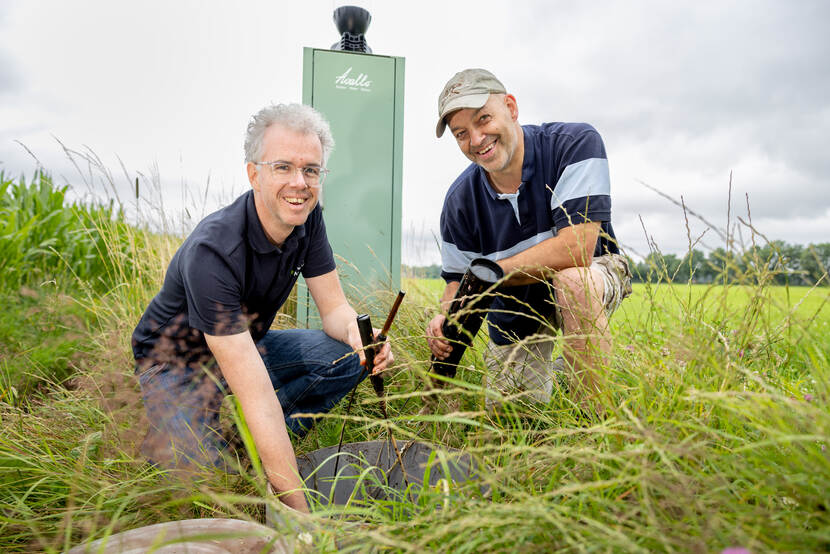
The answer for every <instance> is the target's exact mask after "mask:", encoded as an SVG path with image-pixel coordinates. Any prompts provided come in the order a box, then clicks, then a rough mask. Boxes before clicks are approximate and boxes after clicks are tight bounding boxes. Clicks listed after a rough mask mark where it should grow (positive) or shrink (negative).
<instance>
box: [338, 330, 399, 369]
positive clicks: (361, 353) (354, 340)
mask: <svg viewBox="0 0 830 554" xmlns="http://www.w3.org/2000/svg"><path fill="white" fill-rule="evenodd" d="M380 331H381V330H380V329H378V328H376V327H372V335H373V336H375V337H377V336H378V335H379V334H380ZM348 333H349V336H348V339H349V340H348V342H349V346H351V347H352V348H353V349H354V351H355V352H357V355H358V357H359V358H360V365H362V366H364V367H365V366H366V349H365V348H364V346H363V341H361V340H360V331H359V330H358V328H357V318H355V319H354V320H352V323H351V324H349V328H348ZM394 361H395V356H394V354H392V347H391V345H390V344H389V341H388V340H387V341H384V343H383V346H382V347H381V348H378V347H377V346H375V367H374V368H373V369H372V375H379V374H380V373H383V372H384V371H386V370H387V369H389V366H390V365H392V362H394Z"/></svg>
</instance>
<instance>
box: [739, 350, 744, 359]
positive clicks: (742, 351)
mask: <svg viewBox="0 0 830 554" xmlns="http://www.w3.org/2000/svg"><path fill="white" fill-rule="evenodd" d="M738 357H739V358H743V357H744V349H743V348H741V349H740V350H739V351H738Z"/></svg>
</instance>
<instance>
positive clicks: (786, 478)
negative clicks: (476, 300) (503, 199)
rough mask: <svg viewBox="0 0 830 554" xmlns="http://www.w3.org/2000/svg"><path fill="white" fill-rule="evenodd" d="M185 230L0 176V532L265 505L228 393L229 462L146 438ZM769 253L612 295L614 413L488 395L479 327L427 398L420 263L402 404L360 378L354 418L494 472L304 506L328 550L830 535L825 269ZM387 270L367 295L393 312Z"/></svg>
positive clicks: (72, 528) (719, 541)
mask: <svg viewBox="0 0 830 554" xmlns="http://www.w3.org/2000/svg"><path fill="white" fill-rule="evenodd" d="M180 241H181V237H180V236H176V235H174V234H168V233H157V232H154V231H151V230H150V229H148V228H147V227H145V226H142V225H140V224H139V225H135V224H127V223H126V222H125V218H124V215H123V212H122V211H120V209H119V207H118V204H117V203H107V204H102V205H82V204H73V203H70V202H69V201H68V200H67V198H66V190H65V189H61V188H59V187H56V186H54V185H53V184H52V183H51V181H50V179H49V178H48V176H47V175H46V174H43V173H40V174H37V175H35V177H34V178H33V179H32V180H31V182H27V181H24V180H23V179H14V180H12V179H9V178H7V177H3V176H0V254H2V257H0V269H1V270H2V273H0V276H1V278H0V294H2V299H3V310H2V312H0V550H2V551H4V552H24V551H25V552H29V551H33V550H37V551H62V550H65V549H67V548H68V547H71V546H73V545H75V544H78V543H79V542H81V541H83V540H85V539H87V538H91V539H97V538H102V537H105V536H108V535H110V534H112V533H116V532H120V531H124V530H128V529H132V528H136V527H139V526H142V525H148V524H151V523H158V522H163V521H171V520H176V519H187V518H195V517H235V518H241V519H250V520H254V521H263V517H264V511H265V505H266V504H270V505H272V506H274V507H277V506H278V501H276V500H274V499H273V498H268V496H267V494H266V491H265V482H264V479H263V478H262V474H261V471H260V470H259V466H258V462H257V456H256V452H255V450H254V449H253V447H252V446H251V445H250V444H249V443H250V441H246V440H245V439H246V438H247V437H245V436H244V435H245V433H244V426H239V425H235V424H234V423H233V422H234V421H238V420H239V414H238V413H236V410H235V407H234V405H233V403H232V402H228V403H227V404H228V405H227V414H226V415H227V417H226V418H225V419H226V420H228V421H227V427H228V432H229V433H231V434H237V435H240V439H241V440H239V441H237V446H236V450H235V453H236V455H237V457H238V460H239V468H238V469H239V473H238V474H227V473H218V472H209V471H206V472H203V473H198V474H193V475H190V476H188V478H186V479H180V478H176V477H175V476H171V475H168V474H166V473H165V472H163V471H160V470H158V469H157V468H154V467H153V466H150V465H149V464H147V463H146V462H145V461H144V460H142V459H141V458H140V456H139V455H138V453H137V450H138V444H139V443H140V441H141V439H142V437H143V433H144V431H145V430H146V425H147V423H146V420H145V418H144V414H143V408H142V405H141V401H140V395H139V391H138V385H137V382H136V379H135V377H134V376H133V372H132V359H131V354H130V345H129V337H130V333H131V332H132V329H133V326H134V325H135V323H136V322H137V321H138V318H139V317H140V315H141V313H142V311H143V309H144V307H145V305H146V303H147V302H148V301H149V299H150V298H151V297H152V296H153V295H154V294H155V293H156V292H157V290H158V287H159V286H160V283H161V279H162V277H163V273H164V270H165V268H166V264H167V262H168V261H169V259H170V257H171V256H172V254H173V253H174V252H175V248H176V246H177V245H178V244H179V243H180ZM724 247H725V248H735V245H729V244H727V245H724ZM754 267H755V268H756V269H752V270H746V271H742V272H741V273H740V274H738V275H737V276H735V277H733V278H731V280H730V282H728V283H726V284H719V285H689V284H686V283H682V282H680V283H673V282H670V281H671V279H670V275H668V274H667V273H666V272H665V271H661V268H659V267H656V268H654V274H655V275H656V276H658V278H656V279H655V280H654V282H650V283H645V284H641V285H640V284H638V285H635V290H634V294H633V295H632V297H631V298H629V299H627V300H626V301H625V302H624V303H623V305H622V307H621V309H620V311H619V312H618V313H617V314H615V316H614V317H613V318H612V329H613V335H614V341H615V349H614V353H613V357H612V360H611V363H610V367H609V368H608V370H607V373H606V375H605V391H606V393H605V395H604V396H603V397H602V400H601V402H602V404H603V407H604V409H605V417H603V418H597V417H591V416H590V415H587V414H585V413H583V412H582V411H581V410H579V409H578V407H577V406H575V405H574V404H573V403H572V402H571V401H570V399H569V397H568V395H567V394H566V393H564V392H563V391H558V390H557V391H555V392H554V395H553V397H552V398H551V401H550V403H549V404H548V405H547V406H529V405H526V404H524V403H522V402H521V401H518V400H516V401H509V402H508V409H507V410H505V413H504V414H502V416H501V417H493V416H489V415H488V414H487V413H486V412H485V411H484V409H483V405H484V397H485V395H487V394H492V393H491V392H489V391H487V390H486V389H484V388H483V387H482V386H481V378H482V374H483V372H484V366H483V364H482V363H481V359H480V356H479V355H478V354H477V353H476V352H474V351H470V352H468V353H467V354H466V355H465V358H464V359H463V361H462V368H461V370H460V372H459V374H458V376H457V378H456V379H454V380H452V381H450V382H448V384H447V385H446V386H445V387H444V388H443V389H442V394H441V397H442V398H444V399H445V400H446V402H443V403H440V404H439V407H438V408H437V410H436V411H435V412H433V413H420V409H421V407H422V405H423V403H424V398H425V390H426V387H427V386H428V384H429V382H430V380H429V377H428V375H427V372H428V370H429V364H428V359H429V358H428V350H427V346H426V343H425V341H424V338H423V329H424V326H425V325H426V323H427V321H428V318H429V316H430V313H431V310H434V309H435V303H436V298H437V296H438V294H440V291H441V288H442V283H441V282H440V281H436V280H427V279H405V280H404V283H403V287H404V289H405V290H406V291H407V298H406V300H405V302H404V305H403V306H402V308H401V312H400V314H399V316H398V318H397V320H396V323H395V327H394V328H393V330H392V333H391V334H390V340H391V341H392V342H393V347H394V349H395V352H396V362H397V363H396V365H397V367H396V368H395V370H394V371H392V372H390V375H388V376H387V393H388V409H389V421H388V422H386V421H384V420H383V418H382V416H381V412H380V409H379V406H378V401H377V399H376V398H375V396H374V394H373V392H371V387H369V386H368V385H362V386H361V387H360V388H359V389H358V398H357V401H356V403H355V406H354V408H353V409H352V411H351V413H350V414H349V415H348V418H347V421H348V424H347V426H346V441H347V442H352V441H359V440H371V439H378V438H384V437H386V436H387V433H389V432H391V433H393V434H394V436H395V437H396V438H397V440H398V441H401V440H408V439H414V438H417V439H418V440H421V441H427V442H431V443H433V444H435V445H439V446H441V445H443V446H448V447H453V448H461V449H463V450H465V451H466V452H468V453H470V454H472V455H473V456H474V457H475V459H476V460H477V461H478V463H479V464H480V466H481V467H482V468H483V470H482V476H481V477H482V480H483V481H484V483H485V484H486V485H487V486H488V487H489V491H490V493H489V494H488V495H482V494H481V491H480V490H479V489H477V488H476V487H469V486H467V487H464V486H458V487H454V486H446V487H443V488H441V489H436V490H424V491H421V495H420V496H419V499H418V501H416V502H413V501H411V500H410V499H409V498H407V497H406V496H404V495H399V496H397V497H394V499H393V500H390V501H385V502H380V501H379V502H368V503H365V504H362V505H353V506H348V507H345V508H338V509H331V508H329V509H323V508H319V507H318V509H317V510H316V511H315V513H314V514H313V515H312V516H311V517H310V518H302V519H297V520H296V521H291V523H292V524H297V525H300V526H302V527H303V528H304V529H306V530H307V531H308V532H309V533H310V534H311V536H312V537H313V540H314V544H313V546H312V547H311V548H313V549H315V550H320V551H333V550H335V548H336V547H337V546H344V545H345V546H346V547H347V549H349V550H353V551H379V550H382V551H387V550H388V551H423V550H427V551H452V552H482V551H490V552H501V551H510V552H516V551H520V552H548V551H554V550H561V551H566V552H583V551H585V552H587V551H625V552H652V551H693V552H711V551H715V552H718V551H721V550H723V549H726V548H729V547H742V548H745V549H747V550H749V551H752V552H765V551H803V552H815V551H826V550H828V549H830V514H828V509H830V492H828V491H830V453H828V452H827V445H828V442H830V410H828V402H830V386H829V385H830V328H828V326H830V294H828V293H829V291H830V288H828V287H827V286H826V285H827V279H828V277H827V274H826V273H825V275H824V276H823V281H822V282H821V283H819V284H818V285H817V286H814V287H784V286H771V285H770V283H771V282H772V275H771V274H770V270H769V269H766V268H768V267H769V266H768V265H765V264H757V265H755V266H754ZM758 268H760V269H758ZM825 269H826V268H825ZM731 275H734V272H733V273H732V274H731ZM395 292H397V291H377V292H376V293H375V294H373V295H370V296H369V297H362V298H360V299H359V300H356V304H357V307H358V309H359V310H361V311H363V310H365V311H368V312H370V313H372V315H373V320H377V321H381V320H382V314H383V313H385V310H387V309H388V306H389V305H390V304H391V301H392V298H393V296H394V294H395ZM291 323H292V322H291V318H290V317H289V316H284V317H281V318H280V319H279V324H280V325H283V326H290V325H291ZM479 339H481V336H480V337H479ZM552 340H558V339H556V338H554V339H552ZM479 343H480V340H479ZM345 417H346V414H345V406H344V405H343V404H342V403H341V405H340V406H338V407H337V408H336V409H335V410H334V411H333V412H332V413H330V414H327V415H326V416H324V417H321V418H319V420H318V424H317V426H316V427H315V429H314V430H313V431H312V432H311V433H310V434H309V435H308V436H307V437H306V438H304V439H303V440H299V441H296V442H295V448H296V450H297V452H298V454H299V453H302V452H308V451H311V450H315V449H317V448H321V447H324V446H331V445H333V444H337V440H338V436H339V433H340V429H341V423H342V421H343V419H344V418H345ZM240 429H242V430H241V431H240ZM287 517H288V519H289V520H291V516H290V515H289V516H287ZM285 530H286V532H288V528H286V529H285ZM345 539H348V540H345Z"/></svg>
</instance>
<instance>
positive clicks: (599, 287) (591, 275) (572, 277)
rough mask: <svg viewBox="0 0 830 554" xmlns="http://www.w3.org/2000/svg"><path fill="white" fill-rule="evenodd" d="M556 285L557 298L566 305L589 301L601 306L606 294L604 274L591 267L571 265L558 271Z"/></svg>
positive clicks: (555, 279)
mask: <svg viewBox="0 0 830 554" xmlns="http://www.w3.org/2000/svg"><path fill="white" fill-rule="evenodd" d="M554 286H555V287H556V296H557V300H558V301H559V303H560V304H562V305H564V306H570V305H573V304H575V303H578V304H580V305H581V304H585V303H586V302H588V301H590V303H591V304H592V305H593V304H598V305H600V306H601V305H602V301H603V297H604V295H605V285H604V282H603V280H602V275H601V274H600V273H599V271H598V270H596V269H594V268H591V267H569V268H567V269H563V270H561V271H558V272H557V273H556V275H555V277H554Z"/></svg>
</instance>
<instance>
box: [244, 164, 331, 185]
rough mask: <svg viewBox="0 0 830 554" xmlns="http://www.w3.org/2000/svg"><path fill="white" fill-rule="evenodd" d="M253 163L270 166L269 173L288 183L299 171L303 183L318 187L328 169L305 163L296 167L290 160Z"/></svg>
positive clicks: (281, 181) (324, 178)
mask: <svg viewBox="0 0 830 554" xmlns="http://www.w3.org/2000/svg"><path fill="white" fill-rule="evenodd" d="M253 163H254V165H267V166H270V167H271V173H272V174H273V175H274V177H276V178H277V179H278V180H279V182H280V183H288V182H290V181H291V180H292V179H294V175H296V174H297V172H298V171H299V172H300V174H301V175H302V176H303V180H304V181H305V184H306V185H308V186H310V187H319V186H321V185H322V184H323V181H325V180H326V175H328V173H329V170H328V169H326V168H324V167H320V166H318V165H307V166H305V167H297V166H296V165H294V164H292V163H291V162H282V161H276V162H253Z"/></svg>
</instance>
